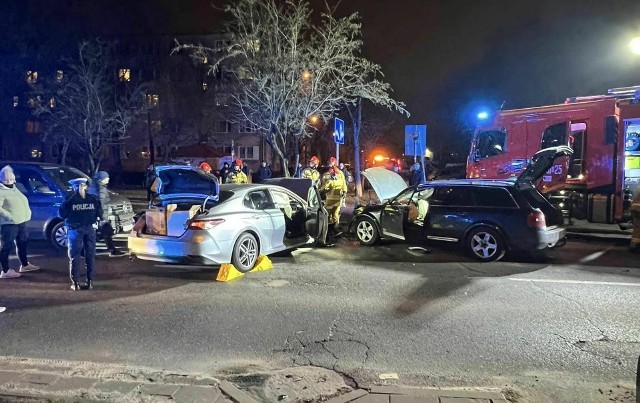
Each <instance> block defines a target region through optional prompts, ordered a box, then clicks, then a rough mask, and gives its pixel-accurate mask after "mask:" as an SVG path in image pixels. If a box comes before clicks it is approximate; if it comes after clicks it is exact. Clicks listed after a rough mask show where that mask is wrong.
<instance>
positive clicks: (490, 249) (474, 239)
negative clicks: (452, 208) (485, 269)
mask: <svg viewBox="0 0 640 403" xmlns="http://www.w3.org/2000/svg"><path fill="white" fill-rule="evenodd" d="M467 247H468V248H469V252H470V253H471V255H472V256H473V257H474V258H476V259H478V260H480V261H482V262H492V261H495V260H500V259H502V257H503V256H504V254H505V252H506V248H505V242H504V241H503V240H502V237H501V236H500V234H498V233H497V232H496V231H494V230H492V229H491V228H487V227H478V228H474V229H473V230H472V231H471V232H470V233H469V236H468V237H467Z"/></svg>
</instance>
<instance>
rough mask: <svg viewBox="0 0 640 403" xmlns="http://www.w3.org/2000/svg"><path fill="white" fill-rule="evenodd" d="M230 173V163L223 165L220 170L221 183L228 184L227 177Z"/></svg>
mask: <svg viewBox="0 0 640 403" xmlns="http://www.w3.org/2000/svg"><path fill="white" fill-rule="evenodd" d="M230 172H231V169H229V163H228V162H225V163H224V164H223V165H222V169H220V183H226V182H227V175H229V173H230Z"/></svg>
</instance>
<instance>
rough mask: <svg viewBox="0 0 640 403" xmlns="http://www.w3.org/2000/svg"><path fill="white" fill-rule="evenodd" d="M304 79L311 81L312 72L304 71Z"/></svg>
mask: <svg viewBox="0 0 640 403" xmlns="http://www.w3.org/2000/svg"><path fill="white" fill-rule="evenodd" d="M302 79H303V80H305V81H308V80H310V79H311V72H310V71H309V70H304V71H303V72H302Z"/></svg>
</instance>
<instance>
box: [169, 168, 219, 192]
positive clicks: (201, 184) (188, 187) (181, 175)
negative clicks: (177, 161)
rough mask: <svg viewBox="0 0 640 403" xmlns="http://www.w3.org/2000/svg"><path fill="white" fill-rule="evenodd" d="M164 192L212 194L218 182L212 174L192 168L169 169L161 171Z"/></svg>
mask: <svg viewBox="0 0 640 403" xmlns="http://www.w3.org/2000/svg"><path fill="white" fill-rule="evenodd" d="M159 177H160V180H161V181H162V189H161V192H162V194H173V193H199V194H211V193H213V192H214V191H215V187H216V185H217V183H215V179H214V178H213V177H211V176H208V175H206V174H205V173H203V172H200V171H195V170H190V169H168V170H163V171H160V174H159Z"/></svg>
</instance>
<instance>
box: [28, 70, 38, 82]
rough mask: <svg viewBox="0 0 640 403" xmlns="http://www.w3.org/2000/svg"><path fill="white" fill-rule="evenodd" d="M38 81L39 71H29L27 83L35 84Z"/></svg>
mask: <svg viewBox="0 0 640 403" xmlns="http://www.w3.org/2000/svg"><path fill="white" fill-rule="evenodd" d="M37 82H38V72H37V71H31V70H29V71H27V83H29V84H35V83H37Z"/></svg>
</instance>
